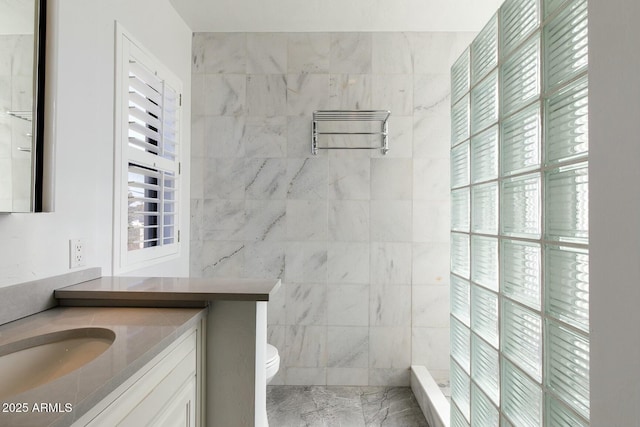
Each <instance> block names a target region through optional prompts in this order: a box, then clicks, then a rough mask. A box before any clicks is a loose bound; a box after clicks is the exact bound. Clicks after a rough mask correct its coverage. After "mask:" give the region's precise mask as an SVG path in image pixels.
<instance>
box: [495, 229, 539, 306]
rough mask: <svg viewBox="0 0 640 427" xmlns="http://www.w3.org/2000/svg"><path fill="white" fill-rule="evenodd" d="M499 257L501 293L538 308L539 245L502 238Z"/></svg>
mask: <svg viewBox="0 0 640 427" xmlns="http://www.w3.org/2000/svg"><path fill="white" fill-rule="evenodd" d="M500 257H501V262H500V266H501V276H500V277H501V281H502V288H501V291H502V294H503V295H506V296H508V297H509V298H511V299H513V300H516V301H518V302H520V303H522V304H525V305H528V306H529V307H531V308H533V309H536V310H540V298H541V297H540V296H541V294H542V292H541V290H542V289H541V288H542V286H541V280H540V279H541V274H540V266H541V264H542V259H541V250H540V245H539V244H537V243H526V242H519V241H515V240H503V241H502V248H501V252H500Z"/></svg>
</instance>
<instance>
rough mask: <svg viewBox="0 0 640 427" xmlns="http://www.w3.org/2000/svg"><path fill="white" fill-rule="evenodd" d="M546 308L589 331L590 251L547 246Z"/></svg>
mask: <svg viewBox="0 0 640 427" xmlns="http://www.w3.org/2000/svg"><path fill="white" fill-rule="evenodd" d="M545 276H546V277H545V311H546V313H547V314H549V315H551V316H553V317H555V318H556V319H558V320H562V321H563V322H566V323H569V324H571V325H573V326H575V327H578V328H580V329H582V330H583V331H584V332H589V252H588V251H587V250H586V249H577V248H568V247H562V246H551V245H548V246H546V247H545Z"/></svg>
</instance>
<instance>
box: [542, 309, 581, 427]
mask: <svg viewBox="0 0 640 427" xmlns="http://www.w3.org/2000/svg"><path fill="white" fill-rule="evenodd" d="M545 336H546V347H545V355H546V356H545V362H546V371H545V377H546V378H545V383H546V386H547V387H548V388H549V389H551V390H553V391H554V393H555V394H556V396H557V397H558V398H559V399H560V400H562V401H564V402H565V403H566V404H568V405H569V406H571V407H572V408H573V409H575V410H576V411H578V413H579V414H581V415H582V416H583V417H585V418H589V339H588V338H587V337H585V336H582V335H578V334H577V333H576V332H574V331H572V330H570V329H568V328H566V327H563V326H560V325H559V324H557V323H555V322H553V321H550V320H547V321H546V335H545Z"/></svg>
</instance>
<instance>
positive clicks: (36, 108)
mask: <svg viewBox="0 0 640 427" xmlns="http://www.w3.org/2000/svg"><path fill="white" fill-rule="evenodd" d="M34 1H35V17H34V52H33V71H34V75H33V140H32V147H33V148H32V150H31V153H32V154H31V171H32V182H31V191H32V195H31V204H32V206H31V211H32V212H42V210H43V189H44V122H45V108H44V106H45V100H44V92H45V77H46V76H45V61H46V57H45V51H46V45H47V0H34Z"/></svg>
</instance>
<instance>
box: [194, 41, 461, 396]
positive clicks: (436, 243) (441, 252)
mask: <svg viewBox="0 0 640 427" xmlns="http://www.w3.org/2000/svg"><path fill="white" fill-rule="evenodd" d="M472 37H473V35H472V34H468V33H400V32H398V33H367V32H362V33H197V34H195V35H194V41H193V63H192V67H193V68H192V70H193V78H192V91H193V102H194V105H193V109H192V117H193V119H192V120H193V122H192V171H191V174H192V177H191V181H192V189H191V194H192V200H191V213H192V228H191V229H192V236H191V244H192V248H191V254H192V265H191V274H192V275H193V276H205V277H215V276H230V275H233V276H241V277H279V278H281V279H282V281H283V284H284V286H283V287H282V290H281V292H279V293H278V294H277V295H276V296H275V298H274V300H273V301H271V302H270V303H269V341H270V342H271V343H272V344H274V345H275V346H276V347H278V349H279V350H280V354H281V369H280V372H279V373H278V375H277V377H276V378H275V379H274V381H273V384H289V385H372V386H392V385H405V386H406V385H409V379H410V373H409V366H410V364H412V363H413V364H418V365H426V366H427V367H428V368H429V369H430V370H434V371H435V372H436V374H435V375H436V376H446V375H447V373H448V372H447V371H448V369H449V315H448V311H449V286H448V285H449V274H448V271H449V132H450V131H449V103H450V98H449V69H450V65H451V63H452V61H453V60H454V59H455V58H456V57H457V56H458V55H459V54H460V53H461V51H462V50H463V49H464V48H465V46H467V45H468V44H469V42H470V40H471V39H472ZM318 109H389V110H391V112H392V114H391V118H390V123H389V128H390V133H391V136H390V143H389V144H390V151H389V152H388V153H387V155H385V156H382V155H381V153H380V152H379V151H377V150H374V151H355V150H354V151H348V150H339V151H320V152H319V154H318V155H315V156H314V155H312V154H311V152H310V134H311V113H312V112H313V111H314V110H318Z"/></svg>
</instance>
